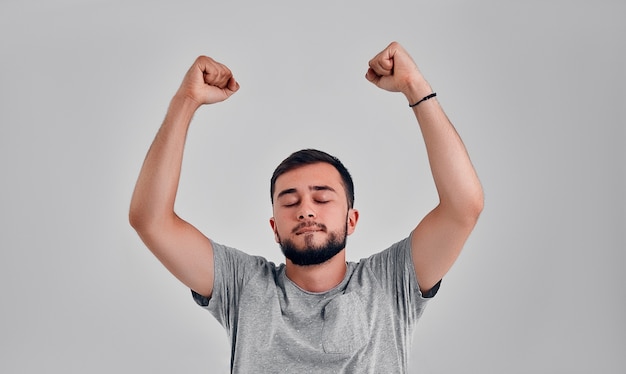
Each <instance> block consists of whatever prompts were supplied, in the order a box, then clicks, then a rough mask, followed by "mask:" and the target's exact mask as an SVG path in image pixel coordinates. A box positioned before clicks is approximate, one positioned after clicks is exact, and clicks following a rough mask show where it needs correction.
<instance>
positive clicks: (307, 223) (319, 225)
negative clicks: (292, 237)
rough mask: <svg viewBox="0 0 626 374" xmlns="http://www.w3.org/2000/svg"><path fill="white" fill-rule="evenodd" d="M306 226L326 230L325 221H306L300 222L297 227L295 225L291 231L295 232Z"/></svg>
mask: <svg viewBox="0 0 626 374" xmlns="http://www.w3.org/2000/svg"><path fill="white" fill-rule="evenodd" d="M305 227H316V228H318V229H320V230H322V231H326V225H324V224H323V223H317V222H315V221H305V222H301V223H299V224H298V225H297V226H296V227H294V228H293V230H291V233H292V234H295V233H297V232H298V231H300V230H302V229H303V228H305Z"/></svg>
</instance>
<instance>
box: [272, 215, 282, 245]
mask: <svg viewBox="0 0 626 374" xmlns="http://www.w3.org/2000/svg"><path fill="white" fill-rule="evenodd" d="M270 227H271V228H272V231H273V232H274V240H276V243H278V244H280V237H279V236H278V229H277V228H276V220H275V219H274V217H272V218H270Z"/></svg>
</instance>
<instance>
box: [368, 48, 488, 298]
mask: <svg viewBox="0 0 626 374" xmlns="http://www.w3.org/2000/svg"><path fill="white" fill-rule="evenodd" d="M369 66H370V68H369V70H368V71H367V74H366V78H367V79H368V80H369V81H370V82H372V83H374V84H375V85H377V86H378V87H380V88H382V89H385V90H387V91H392V92H401V93H403V94H404V96H405V97H406V98H407V100H408V102H409V104H415V103H417V102H419V101H420V100H422V99H423V98H426V97H427V96H429V95H431V93H432V89H431V87H430V85H429V84H428V82H427V81H426V80H425V79H424V77H423V76H422V74H421V73H420V71H419V70H418V68H417V66H416V65H415V63H414V62H413V59H412V58H411V57H410V56H409V54H408V53H407V52H406V51H405V50H404V48H403V47H402V46H401V45H400V44H398V43H395V42H394V43H391V44H390V45H389V46H388V47H387V48H385V49H384V50H383V51H382V52H380V53H379V54H378V55H376V56H375V57H374V58H373V59H372V60H370V62H369ZM413 112H414V113H415V117H416V118H417V121H418V123H419V126H420V129H421V132H422V136H423V138H424V142H425V144H426V151H427V153H428V160H429V162H430V168H431V171H432V174H433V178H434V181H435V186H436V188H437V192H438V195H439V204H438V205H437V206H436V207H435V208H434V209H433V210H432V211H431V212H430V213H428V214H427V215H426V217H424V218H423V219H422V220H421V222H420V223H419V224H418V225H417V227H416V228H415V229H414V230H413V233H412V239H411V249H412V254H413V265H414V266H415V272H416V274H417V279H418V282H419V284H420V288H421V290H422V291H423V292H425V291H428V290H430V289H431V288H432V287H433V286H435V285H436V284H437V282H439V281H440V280H441V279H442V278H443V276H444V275H445V274H446V273H447V272H448V270H450V267H452V264H453V263H454V261H456V259H457V257H458V256H459V254H460V252H461V249H462V248H463V245H464V244H465V241H466V240H467V238H468V237H469V235H470V233H471V231H472V230H473V228H474V226H475V224H476V221H477V219H478V216H479V215H480V213H481V211H482V209H483V191H482V187H481V185H480V182H479V180H478V177H477V175H476V172H475V170H474V167H473V166H472V163H471V161H470V158H469V156H468V154H467V151H466V149H465V146H464V145H463V142H462V141H461V138H460V137H459V135H458V133H457V132H456V130H455V129H454V126H452V124H451V123H450V121H449V119H448V117H447V116H446V114H445V113H444V111H443V109H442V108H441V106H440V105H439V102H438V101H437V99H436V98H435V97H431V98H429V99H427V100H424V101H422V102H420V103H419V104H418V105H415V106H413Z"/></svg>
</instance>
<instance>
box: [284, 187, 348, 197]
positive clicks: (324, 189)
mask: <svg viewBox="0 0 626 374" xmlns="http://www.w3.org/2000/svg"><path fill="white" fill-rule="evenodd" d="M309 191H331V192H335V193H336V192H337V191H335V189H334V188H332V187H330V186H326V185H323V186H309ZM296 192H298V190H296V189H295V188H287V189H286V190H282V191H280V192H279V193H278V195H277V196H276V198H277V199H278V198H280V197H281V196H284V195H288V194H292V193H296Z"/></svg>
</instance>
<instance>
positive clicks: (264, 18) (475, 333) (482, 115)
mask: <svg viewBox="0 0 626 374" xmlns="http://www.w3.org/2000/svg"><path fill="white" fill-rule="evenodd" d="M624 4H625V3H624V2H622V1H617V0H616V1H597V2H594V4H593V5H591V3H590V2H582V1H525V2H521V1H516V2H508V1H506V2H505V1H496V0H493V1H486V0H480V1H460V0H457V1H432V0H431V1H385V2H377V3H374V2H363V1H333V2H331V1H319V2H311V1H307V2H301V1H298V2H296V1H263V2H253V1H245V2H242V1H231V2H227V1H222V2H219V3H218V2H211V1H178V2H173V1H172V2H164V1H134V2H133V1H95V0H93V1H78V0H74V1H71V0H67V1H30V2H18V1H16V0H10V1H6V0H5V1H2V3H1V5H0V43H1V44H0V45H1V48H0V53H1V64H2V65H1V69H0V99H1V100H0V105H1V110H0V124H1V127H0V172H1V178H2V179H1V180H2V184H1V194H0V207H1V208H0V209H1V210H0V220H1V221H0V224H1V225H0V228H1V230H2V231H1V235H0V248H1V252H0V297H1V300H2V308H1V313H2V314H1V319H0V356H1V358H0V372H3V373H35V372H57V371H58V372H65V373H86V372H89V373H108V372H120V373H128V372H146V373H147V372H150V373H171V372H176V373H188V372H192V371H193V372H197V371H199V372H205V373H223V372H226V371H227V368H228V361H229V347H228V340H227V337H226V334H225V332H224V331H223V330H222V328H221V327H220V326H219V325H218V324H217V322H215V321H214V320H213V318H212V317H211V316H210V315H209V314H208V313H207V312H205V311H203V310H202V309H200V308H199V307H197V306H195V304H194V303H193V301H192V300H191V297H190V294H189V291H188V290H187V289H185V287H184V286H182V285H181V284H179V283H178V281H176V280H175V279H174V277H172V276H171V275H170V274H169V273H168V272H167V271H166V270H165V269H164V268H163V267H162V266H161V265H160V264H159V263H158V261H157V260H156V259H155V258H153V256H152V255H151V254H150V253H149V251H148V250H147V249H145V247H144V246H143V244H142V243H141V242H140V240H139V239H138V238H137V236H136V235H135V234H134V232H133V231H132V229H131V228H130V226H129V225H128V221H127V209H128V204H129V201H130V196H131V192H132V189H133V186H134V182H135V180H136V177H137V175H138V172H139V168H140V166H141V163H142V161H143V158H144V156H145V153H146V151H147V149H148V147H149V144H150V143H151V141H152V139H153V137H154V135H155V133H156V130H157V129H158V126H159V125H160V123H161V121H162V119H163V116H164V114H165V111H166V108H167V105H168V102H169V99H170V97H171V96H172V94H173V93H174V92H175V90H176V89H177V87H178V84H179V83H180V81H181V79H182V77H183V75H184V73H185V71H186V70H187V68H188V67H189V66H190V64H191V63H192V62H193V60H194V58H195V57H196V56H197V55H199V54H207V55H209V56H212V57H214V58H215V59H217V60H218V61H221V62H223V63H225V64H226V65H228V66H229V67H230V68H231V69H232V70H233V71H234V73H235V75H236V77H237V79H238V80H239V81H240V83H241V90H240V91H239V92H238V93H237V94H236V95H235V96H233V97H232V98H231V99H230V100H229V101H227V102H225V103H222V104H219V105H214V106H212V107H205V108H202V110H201V111H200V112H198V113H197V115H196V116H195V119H194V123H193V125H192V129H191V131H190V134H189V139H188V144H187V149H186V155H185V161H184V166H183V175H182V181H181V186H180V191H179V192H180V194H179V196H180V197H179V199H178V202H177V211H178V212H179V214H180V215H182V216H183V217H184V218H186V219H187V220H189V221H191V222H192V223H194V224H195V225H196V226H197V227H198V228H200V229H201V230H202V231H203V232H205V233H206V234H207V235H209V236H211V237H212V238H214V239H215V240H217V241H219V242H223V243H225V244H229V245H233V246H236V247H240V248H242V249H245V250H247V251H248V252H250V253H254V254H259V255H264V256H266V257H268V258H269V259H271V260H273V261H281V256H280V251H279V249H278V247H277V246H276V244H275V243H274V241H273V236H272V233H271V230H270V228H269V224H268V218H269V217H270V215H271V208H270V204H269V196H268V195H269V194H268V184H269V176H270V174H271V172H272V170H273V168H274V167H275V166H276V165H277V164H278V162H280V161H281V160H282V159H283V158H284V157H285V156H287V155H288V154H289V153H290V152H292V151H294V150H297V149H300V148H303V147H317V148H321V149H324V150H327V151H329V152H330V153H333V154H336V155H337V156H339V157H340V158H341V159H342V160H343V161H344V163H345V164H346V165H347V166H348V168H349V169H350V170H351V172H352V173H353V176H354V179H355V183H356V194H357V197H356V206H357V208H359V209H360V212H361V220H360V222H359V226H358V227H357V231H356V233H355V234H354V235H353V236H351V237H350V239H349V245H348V256H349V259H351V260H357V259H359V258H361V257H364V256H367V255H369V254H371V253H373V252H374V251H377V250H379V249H382V248H384V247H386V246H387V245H388V244H390V243H392V242H394V241H396V240H399V239H401V238H402V237H404V236H405V235H407V234H408V233H409V231H410V230H411V229H412V228H413V226H414V225H415V224H416V223H417V221H418V220H419V219H420V218H421V217H422V216H423V215H424V214H426V213H427V212H428V210H429V209H431V208H432V207H433V206H434V204H435V202H436V194H435V190H434V186H433V184H432V179H431V176H430V173H429V169H428V164H427V161H426V159H425V153H424V147H423V143H422V140H421V137H420V134H419V130H418V128H417V125H416V123H415V121H414V119H413V115H412V113H411V111H410V110H409V109H408V108H407V106H406V104H407V103H406V101H405V99H404V98H403V97H402V96H401V95H399V94H392V93H387V92H384V91H381V90H379V89H377V88H376V87H374V86H373V85H371V84H370V83H369V82H367V81H366V80H365V79H364V74H365V71H366V68H367V62H368V60H369V59H370V58H371V57H373V56H374V55H375V54H376V53H377V52H379V51H380V50H382V49H383V48H384V47H385V46H386V45H387V44H388V43H389V42H390V41H392V40H397V41H399V42H401V43H402V44H403V45H404V46H405V47H406V48H407V50H409V52H410V53H411V54H412V55H413V57H414V59H415V60H416V62H417V63H418V64H419V66H420V68H421V70H422V72H423V73H424V75H425V76H426V77H427V79H428V80H429V81H430V83H431V84H432V85H433V87H434V88H435V90H436V91H437V92H438V94H439V96H438V98H439V100H440V102H441V103H442V105H443V106H444V108H445V109H446V111H447V114H448V115H449V116H450V117H451V119H452V121H453V122H454V123H455V125H456V127H457V129H458V131H459V132H460V133H461V135H462V137H463V139H464V141H465V143H466V145H467V147H468V149H469V152H470V154H471V156H472V159H473V161H474V164H475V166H476V168H477V170H478V173H479V176H480V178H481V180H482V183H483V185H484V188H485V192H486V208H485V210H484V213H483V215H482V217H481V220H480V222H479V224H478V226H477V228H476V230H475V232H474V233H473V235H472V237H471V238H470V240H469V242H468V243H467V246H466V248H465V250H464V252H463V254H462V255H461V257H460V259H459V260H458V262H457V263H456V264H455V266H454V267H453V269H452V271H451V272H450V273H449V275H448V276H447V277H446V279H445V280H444V283H443V287H442V289H441V292H440V293H439V295H438V296H437V298H436V299H435V300H434V301H433V302H432V303H431V304H430V306H429V308H428V309H427V310H426V312H425V314H424V316H423V318H422V320H421V322H420V324H419V326H418V329H417V332H416V335H415V339H414V348H413V351H412V356H411V360H412V361H411V372H412V373H413V372H420V373H453V372H455V373H460V372H475V373H478V372H482V373H591V372H595V373H623V372H624V370H625V368H626V358H625V355H624V352H625V351H626V323H625V322H624V316H625V315H626V300H625V299H626V292H625V284H626V275H625V273H624V270H623V269H624V267H625V265H626V256H625V251H624V249H625V247H626V245H625V244H626V243H625V235H624V231H625V228H626V225H625V223H626V222H625V205H626V204H625V200H624V190H625V187H626V186H625V182H624V176H625V174H626V173H625V167H624V164H625V163H624V161H625V157H624V156H625V154H624V153H625V151H624V146H625V142H624V140H625V136H624V120H625V115H624V108H625V107H626V105H625V104H626V100H625V92H624V85H625V84H626V79H625V73H624V66H626V64H625V62H626V61H625V58H624V54H625V53H624V52H625V47H624V36H625V35H626V27H625V26H624V22H623V17H624V14H625V11H626V5H624Z"/></svg>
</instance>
